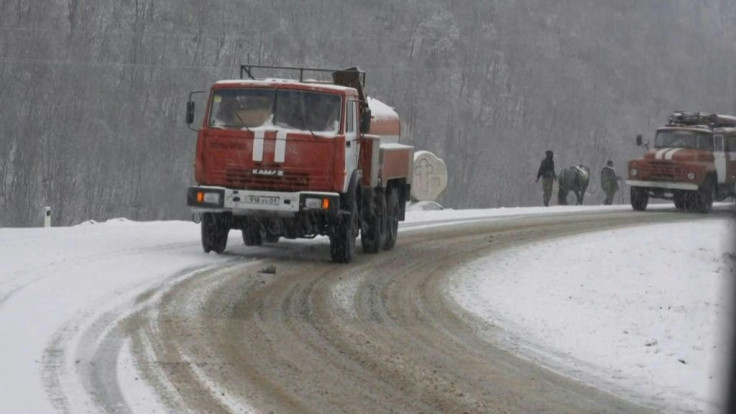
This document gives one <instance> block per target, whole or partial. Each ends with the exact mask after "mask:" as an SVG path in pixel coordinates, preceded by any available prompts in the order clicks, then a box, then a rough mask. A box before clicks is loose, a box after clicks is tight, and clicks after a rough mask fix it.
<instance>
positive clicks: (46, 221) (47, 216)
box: [43, 207, 51, 227]
mask: <svg viewBox="0 0 736 414" xmlns="http://www.w3.org/2000/svg"><path fill="white" fill-rule="evenodd" d="M43 226H44V227H51V207H46V208H44V215H43Z"/></svg>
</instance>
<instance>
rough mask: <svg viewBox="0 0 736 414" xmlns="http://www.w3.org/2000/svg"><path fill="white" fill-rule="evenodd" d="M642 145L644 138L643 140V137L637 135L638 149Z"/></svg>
mask: <svg viewBox="0 0 736 414" xmlns="http://www.w3.org/2000/svg"><path fill="white" fill-rule="evenodd" d="M641 144H642V138H641V135H637V136H636V145H637V146H638V147H641Z"/></svg>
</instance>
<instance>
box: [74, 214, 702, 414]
mask: <svg viewBox="0 0 736 414" xmlns="http://www.w3.org/2000/svg"><path fill="white" fill-rule="evenodd" d="M701 217H705V216H695V215H691V214H682V213H673V212H657V213H655V212H649V213H634V212H596V213H577V214H561V215H550V216H527V217H517V218H504V219H488V220H472V221H467V222H464V223H460V224H454V225H452V226H436V227H429V228H423V227H418V228H415V229H411V230H410V231H404V232H402V233H401V235H400V237H399V241H398V243H397V245H396V247H395V248H394V249H393V250H392V251H389V252H383V253H381V254H378V255H362V254H358V255H357V257H356V260H355V261H354V262H353V263H352V264H350V265H337V264H333V263H329V262H327V261H325V260H324V258H325V257H328V256H329V254H328V252H327V249H328V246H327V244H326V243H323V244H317V245H308V246H304V245H300V244H295V243H288V242H285V243H279V244H276V245H273V246H272V247H271V248H269V249H258V250H257V252H258V253H257V255H258V257H259V258H260V259H261V260H258V261H255V262H254V261H237V260H236V261H234V262H230V263H228V264H227V265H225V266H223V267H219V268H216V269H203V270H200V271H198V272H195V273H193V274H192V275H191V276H190V277H186V278H179V279H175V283H171V284H168V285H166V286H160V287H157V288H156V289H154V290H152V291H151V292H149V293H148V294H145V295H141V298H140V303H141V305H140V306H139V307H138V308H137V309H135V310H134V311H133V312H132V313H131V314H129V315H128V316H127V317H126V318H125V319H124V320H123V322H122V323H120V324H119V326H118V327H117V328H116V329H114V330H112V331H109V332H108V334H107V335H108V336H109V337H111V338H113V339H115V338H117V339H115V340H116V341H120V340H121V339H120V338H128V339H129V342H130V349H131V352H132V355H134V358H135V364H136V366H137V368H138V370H139V371H140V372H141V375H142V377H143V379H144V380H146V381H147V382H148V383H149V384H150V385H152V386H153V388H154V389H155V390H156V391H157V394H158V395H159V396H160V398H161V400H162V401H163V403H164V404H165V405H166V406H167V407H168V408H169V409H170V410H171V411H173V412H185V411H195V412H210V413H215V412H264V413H266V412H276V413H309V412H313V413H325V412H330V413H339V412H350V413H355V412H371V413H379V412H386V413H389V412H397V413H404V412H442V413H480V412H483V413H508V412H567V413H578V412H581V413H587V412H596V413H600V412H625V413H639V412H651V409H650V408H646V407H642V406H639V405H636V404H633V403H630V402H627V401H625V400H623V399H621V398H618V397H616V396H614V395H611V394H609V393H606V392H604V391H600V390H596V389H593V388H591V387H590V386H587V385H584V384H581V383H578V382H576V381H574V380H571V379H568V378H565V377H562V376H560V375H557V374H555V373H552V372H551V371H548V370H546V369H544V368H540V367H538V366H536V365H534V364H533V363H530V362H528V361H526V360H523V359H521V358H518V357H517V356H515V355H512V354H510V353H509V352H507V351H504V350H502V349H501V348H499V347H497V346H496V345H494V344H493V343H492V342H489V341H488V339H487V335H484V338H486V339H481V336H479V335H478V334H477V332H478V329H484V328H485V327H483V326H482V325H483V322H482V321H478V320H475V319H474V318H473V317H472V316H471V315H468V314H467V313H466V312H464V311H463V310H462V309H461V308H459V307H458V306H457V305H456V304H455V303H453V302H452V301H451V300H450V299H449V298H448V297H447V296H446V295H445V283H446V281H447V279H448V277H449V276H450V275H452V274H453V271H454V269H455V268H456V267H458V266H460V265H462V264H464V263H467V262H468V261H472V260H474V259H477V258H481V257H483V256H485V255H487V254H488V253H489V252H493V251H498V250H500V249H508V248H514V247H515V246H519V245H523V244H524V243H528V242H533V241H539V240H540V239H545V238H556V237H565V236H569V235H574V234H579V233H584V232H590V231H600V230H605V229H610V228H615V227H623V226H629V225H639V224H643V223H654V222H666V221H680V220H692V219H693V218H697V219H700V218H701ZM407 230H409V229H407ZM490 236H493V237H492V238H491V237H490ZM246 251H247V250H246ZM269 265H274V266H275V267H276V273H275V274H272V273H268V272H262V270H264V269H265V268H266V267H267V266H269ZM102 342H103V343H105V342H104V341H102ZM113 342H114V341H113ZM108 348H109V349H110V350H109V354H105V352H98V353H97V354H96V358H98V359H99V366H104V364H105V361H108V362H107V364H108V365H110V366H111V368H114V367H113V366H112V363H111V362H109V361H114V360H115V354H116V353H118V352H119V349H120V346H108ZM93 382H94V381H91V382H88V384H90V383H93ZM118 388H119V387H118V386H114V385H113V386H111V385H110V384H106V383H104V382H102V385H101V386H100V387H99V389H97V390H90V392H92V393H94V394H95V395H97V397H98V401H104V403H102V404H101V406H102V407H103V408H105V409H106V411H109V412H125V411H128V409H127V407H126V405H125V404H124V402H123V401H122V397H120V396H119V395H117V394H119V391H118Z"/></svg>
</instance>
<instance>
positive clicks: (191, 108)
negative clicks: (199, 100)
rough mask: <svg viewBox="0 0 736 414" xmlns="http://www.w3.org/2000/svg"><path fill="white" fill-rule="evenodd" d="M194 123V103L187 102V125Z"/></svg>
mask: <svg viewBox="0 0 736 414" xmlns="http://www.w3.org/2000/svg"><path fill="white" fill-rule="evenodd" d="M193 122H194V101H188V102H187V125H192V123H193Z"/></svg>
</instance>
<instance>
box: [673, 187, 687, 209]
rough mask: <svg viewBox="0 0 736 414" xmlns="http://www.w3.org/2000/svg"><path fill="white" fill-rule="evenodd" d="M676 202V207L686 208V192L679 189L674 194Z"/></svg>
mask: <svg viewBox="0 0 736 414" xmlns="http://www.w3.org/2000/svg"><path fill="white" fill-rule="evenodd" d="M673 199H674V202H675V208H676V209H678V210H684V209H685V194H684V193H682V192H681V191H677V192H676V193H675V194H674V196H673Z"/></svg>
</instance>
